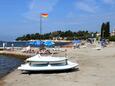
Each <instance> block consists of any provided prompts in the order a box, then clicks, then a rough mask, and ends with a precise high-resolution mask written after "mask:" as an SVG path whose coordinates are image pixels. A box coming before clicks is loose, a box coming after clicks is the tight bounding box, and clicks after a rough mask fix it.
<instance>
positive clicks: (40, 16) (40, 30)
mask: <svg viewBox="0 0 115 86" xmlns="http://www.w3.org/2000/svg"><path fill="white" fill-rule="evenodd" d="M41 34H42V16H41V14H40V35H41Z"/></svg>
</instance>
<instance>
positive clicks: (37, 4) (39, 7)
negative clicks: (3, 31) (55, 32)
mask: <svg viewBox="0 0 115 86" xmlns="http://www.w3.org/2000/svg"><path fill="white" fill-rule="evenodd" d="M57 3H58V0H32V1H31V3H30V4H29V6H28V8H29V9H28V11H27V12H26V13H25V14H24V16H25V17H26V18H27V19H30V20H36V21H38V20H39V15H40V13H50V12H51V11H53V9H54V6H55V5H56V4H57Z"/></svg>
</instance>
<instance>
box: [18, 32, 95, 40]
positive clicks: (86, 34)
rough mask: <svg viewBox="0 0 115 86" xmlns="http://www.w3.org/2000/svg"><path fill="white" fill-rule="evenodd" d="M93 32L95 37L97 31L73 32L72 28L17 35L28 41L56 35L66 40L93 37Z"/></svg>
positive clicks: (19, 38)
mask: <svg viewBox="0 0 115 86" xmlns="http://www.w3.org/2000/svg"><path fill="white" fill-rule="evenodd" d="M92 34H94V36H93V37H95V36H96V35H95V34H96V33H93V32H88V31H78V32H72V31H71V30H68V31H55V32H50V33H45V34H42V35H41V34H39V33H35V34H27V35H23V36H22V37H17V38H16V40H17V41H24V40H25V41H27V40H40V39H42V40H45V39H53V38H54V37H55V38H57V39H59V38H62V39H65V38H66V40H73V39H87V38H89V37H92Z"/></svg>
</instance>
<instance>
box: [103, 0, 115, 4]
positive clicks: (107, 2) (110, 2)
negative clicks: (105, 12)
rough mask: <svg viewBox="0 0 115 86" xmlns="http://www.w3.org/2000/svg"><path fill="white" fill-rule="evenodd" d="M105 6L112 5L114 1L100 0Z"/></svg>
mask: <svg viewBox="0 0 115 86" xmlns="http://www.w3.org/2000/svg"><path fill="white" fill-rule="evenodd" d="M102 1H103V2H104V3H106V4H114V3H115V2H114V0H102Z"/></svg>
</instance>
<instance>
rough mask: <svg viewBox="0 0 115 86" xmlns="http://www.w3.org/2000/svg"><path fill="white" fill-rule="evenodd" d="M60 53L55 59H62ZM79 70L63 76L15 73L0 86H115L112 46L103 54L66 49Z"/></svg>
mask: <svg viewBox="0 0 115 86" xmlns="http://www.w3.org/2000/svg"><path fill="white" fill-rule="evenodd" d="M64 55H65V52H61V53H59V54H57V55H55V56H64ZM67 55H68V58H69V60H71V61H73V62H78V63H79V70H76V71H71V72H64V73H35V74H30V75H29V74H22V72H21V71H19V70H17V69H16V70H15V71H13V72H12V73H10V74H8V75H7V76H6V77H4V78H3V82H4V84H3V86H115V69H114V66H115V45H112V46H109V47H105V48H103V49H102V50H95V49H92V48H81V49H70V48H68V49H67Z"/></svg>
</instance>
